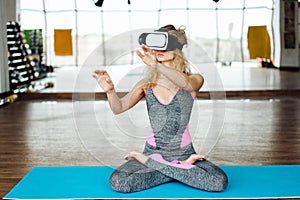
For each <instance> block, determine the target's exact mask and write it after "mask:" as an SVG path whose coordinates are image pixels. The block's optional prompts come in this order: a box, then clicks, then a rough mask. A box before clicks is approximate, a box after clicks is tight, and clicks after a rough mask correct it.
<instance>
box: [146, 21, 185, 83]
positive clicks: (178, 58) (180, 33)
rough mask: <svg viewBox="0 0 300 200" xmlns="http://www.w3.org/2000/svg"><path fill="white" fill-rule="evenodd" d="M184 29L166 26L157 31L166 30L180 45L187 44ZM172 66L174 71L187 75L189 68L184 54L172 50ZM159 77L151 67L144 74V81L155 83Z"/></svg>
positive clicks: (178, 50)
mask: <svg viewBox="0 0 300 200" xmlns="http://www.w3.org/2000/svg"><path fill="white" fill-rule="evenodd" d="M184 29H185V28H184V27H183V26H180V27H179V28H178V29H177V30H176V29H175V27H174V26H173V25H166V26H163V27H161V28H160V29H159V30H168V33H169V34H171V35H174V36H176V38H177V39H178V42H179V43H181V44H183V45H184V44H187V37H186V35H185V31H184ZM172 65H173V66H174V69H175V70H178V71H179V72H182V73H185V74H189V73H190V68H189V65H188V61H187V59H186V58H185V56H184V53H183V52H182V51H181V50H180V49H175V50H174V59H173V61H172ZM158 76H159V73H158V72H157V71H156V70H155V69H153V68H152V67H149V68H148V70H147V74H146V79H147V81H148V82H151V83H155V82H156V81H157V78H158Z"/></svg>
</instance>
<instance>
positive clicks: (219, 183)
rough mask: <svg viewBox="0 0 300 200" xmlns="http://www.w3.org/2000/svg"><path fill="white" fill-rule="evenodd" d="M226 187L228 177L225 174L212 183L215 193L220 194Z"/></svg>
mask: <svg viewBox="0 0 300 200" xmlns="http://www.w3.org/2000/svg"><path fill="white" fill-rule="evenodd" d="M227 185H228V177H227V176H226V174H223V175H222V176H219V177H218V178H217V179H216V181H215V182H214V189H213V191H215V192H222V191H224V190H225V189H226V188H227Z"/></svg>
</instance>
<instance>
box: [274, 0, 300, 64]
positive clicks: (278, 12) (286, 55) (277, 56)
mask: <svg viewBox="0 0 300 200" xmlns="http://www.w3.org/2000/svg"><path fill="white" fill-rule="evenodd" d="M285 1H286V0H276V5H275V12H274V19H273V25H274V42H275V47H274V50H275V52H274V64H275V66H276V67H278V68H280V69H285V68H294V69H297V68H298V69H299V33H298V1H296V0H294V3H295V5H296V6H295V12H294V14H295V23H294V24H293V25H292V26H294V29H295V47H294V48H286V44H285V42H286V41H285V38H284V37H285V35H284V34H285V33H286V32H288V31H289V30H286V28H285V24H286V20H287V19H288V18H289V17H288V15H289V14H290V11H288V12H289V13H285ZM289 2H292V1H289Z"/></svg>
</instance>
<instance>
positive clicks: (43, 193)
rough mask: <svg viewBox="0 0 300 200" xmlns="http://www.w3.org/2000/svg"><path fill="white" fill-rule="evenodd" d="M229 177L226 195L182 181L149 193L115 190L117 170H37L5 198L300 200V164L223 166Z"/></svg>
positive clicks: (28, 175) (147, 191)
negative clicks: (112, 183)
mask: <svg viewBox="0 0 300 200" xmlns="http://www.w3.org/2000/svg"><path fill="white" fill-rule="evenodd" d="M221 168H222V169H223V170H224V171H225V172H226V173H227V175H228V177H229V185H228V187H227V189H226V190H225V191H223V192H205V191H201V190H197V189H194V188H192V187H189V186H186V185H184V184H182V183H179V182H170V183H166V184H163V185H160V186H157V187H154V188H151V189H148V190H145V191H141V192H135V193H128V194H124V193H119V192H115V191H114V190H112V189H111V187H110V185H109V176H110V174H111V173H112V171H113V169H114V168H113V167H107V166H105V167H98V166H83V167H82V166H80V167H34V168H33V169H32V170H31V171H30V172H29V173H28V174H27V175H26V176H25V177H24V178H23V179H22V180H21V181H20V182H19V183H18V184H17V185H16V186H15V187H14V188H13V189H12V190H11V191H10V192H9V193H8V194H7V195H6V196H5V197H4V199H70V198H72V199H74V198H75V199H88V198H91V199H101V198H102V199H103V198H127V199H128V198H144V199H145V198H222V199H225V198H243V199H245V198H299V197H300V165H273V166H222V167H221Z"/></svg>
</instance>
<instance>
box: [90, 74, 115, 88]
mask: <svg viewBox="0 0 300 200" xmlns="http://www.w3.org/2000/svg"><path fill="white" fill-rule="evenodd" d="M93 77H94V78H95V79H96V81H97V83H98V84H99V86H100V87H101V88H102V89H103V90H104V92H106V93H108V92H111V91H113V90H114V84H113V82H112V80H111V78H110V76H109V75H108V73H107V71H105V70H101V69H98V70H95V71H94V73H93Z"/></svg>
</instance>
